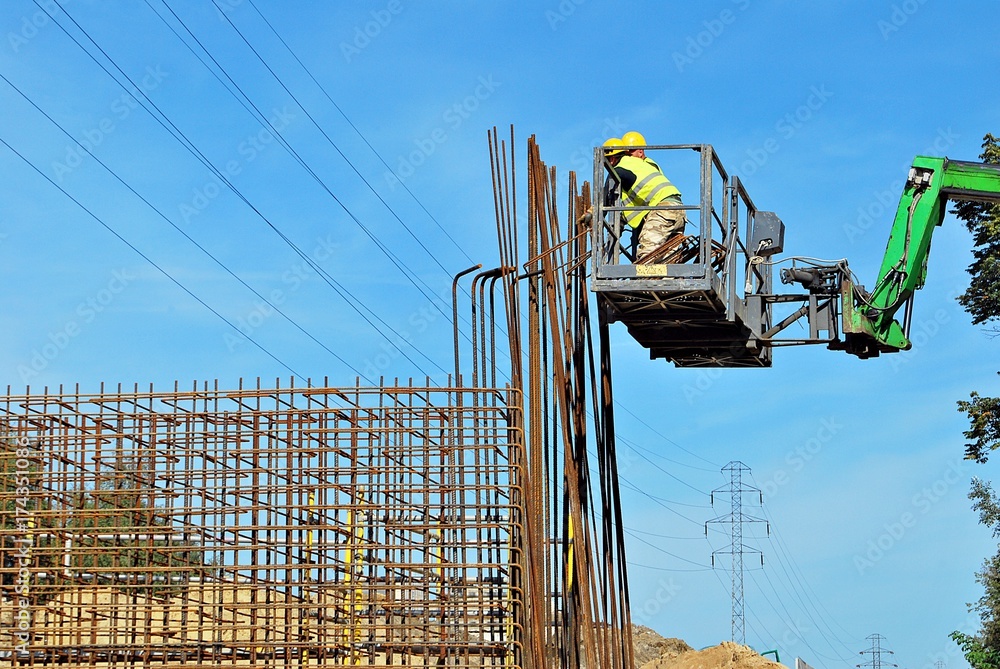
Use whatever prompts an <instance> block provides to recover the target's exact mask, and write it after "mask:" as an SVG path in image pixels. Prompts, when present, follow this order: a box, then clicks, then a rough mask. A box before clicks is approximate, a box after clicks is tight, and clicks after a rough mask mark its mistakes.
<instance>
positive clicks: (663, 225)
mask: <svg viewBox="0 0 1000 669" xmlns="http://www.w3.org/2000/svg"><path fill="white" fill-rule="evenodd" d="M635 134H638V133H635ZM615 139H616V138H612V139H611V140H608V142H605V146H606V147H614V149H615V150H612V151H607V152H606V153H608V154H609V155H608V162H609V163H611V165H612V169H613V170H614V172H615V174H616V175H617V176H618V180H619V181H621V189H622V193H621V198H622V205H623V206H624V207H656V206H659V205H663V206H671V205H680V204H682V203H681V193H680V191H679V190H677V188H676V187H675V186H674V185H673V184H672V183H670V180H669V179H667V177H665V176H664V175H663V172H661V171H660V168H659V167H658V166H657V165H656V163H654V162H652V161H651V160H649V159H644V158H641V157H638V156H635V155H632V153H629V152H627V151H628V146H626V145H625V143H624V142H623V141H622V140H617V141H612V140H615ZM633 139H634V138H633ZM640 139H642V138H641V135H640ZM618 142H621V143H620V144H619V143H618ZM636 144H637V145H643V144H645V139H642V142H641V144H640V143H638V142H636ZM622 217H623V218H624V219H625V222H626V223H627V224H628V225H629V227H631V228H632V231H633V232H632V234H633V236H635V235H638V245H637V246H636V247H635V259H636V261H640V260H642V259H643V258H645V257H646V256H648V255H649V254H650V253H652V252H653V251H655V250H656V249H658V248H659V247H660V246H662V245H663V243H664V242H666V241H667V240H668V239H670V238H671V237H673V236H674V235H677V234H682V233H683V232H684V224H685V223H686V222H687V220H686V217H685V216H684V210H683V209H673V210H662V209H656V210H639V209H628V208H626V209H625V211H623V212H622Z"/></svg>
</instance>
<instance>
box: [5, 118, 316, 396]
mask: <svg viewBox="0 0 1000 669" xmlns="http://www.w3.org/2000/svg"><path fill="white" fill-rule="evenodd" d="M0 143H3V145H4V146H6V147H7V148H8V149H10V151H11V152H12V153H14V155H16V156H17V157H18V158H20V159H21V160H23V161H24V162H25V164H27V165H28V167H30V168H31V169H33V170H34V171H35V172H37V173H38V174H39V175H40V176H41V177H42V178H43V179H45V180H46V181H48V182H49V183H50V184H52V185H53V186H55V187H56V188H57V189H59V191H60V192H61V193H62V194H63V195H65V196H66V197H68V198H69V199H70V200H72V201H73V202H74V203H75V204H76V205H77V206H78V207H80V208H81V209H83V210H84V211H85V212H87V214H88V215H89V216H90V217H91V218H93V219H94V220H95V221H97V222H98V223H100V224H101V225H102V226H104V228H105V229H106V230H107V231H108V232H110V233H111V234H113V235H114V236H115V237H117V238H118V239H119V240H120V241H121V242H122V243H124V244H125V245H126V246H128V247H129V248H130V249H132V250H133V251H135V252H136V253H138V254H139V256H141V257H142V258H143V260H145V261H146V262H148V263H149V264H150V265H152V266H153V267H155V268H156V269H157V270H159V271H160V273H161V274H163V275H164V276H165V277H167V278H168V279H170V281H172V282H173V283H174V284H175V285H176V286H177V287H178V288H180V289H181V290H183V291H184V292H185V293H187V294H188V295H190V296H191V297H192V298H194V299H195V300H196V301H197V302H198V303H199V304H201V305H202V306H203V307H205V308H206V309H208V310H209V311H211V312H212V313H213V314H215V315H216V316H218V317H219V318H220V319H221V320H222V321H224V322H225V323H226V324H227V325H228V326H229V327H231V328H232V329H234V330H236V331H237V332H240V329H239V327H238V326H237V325H236V324H235V323H232V322H231V321H229V319H227V318H226V317H225V316H223V315H222V314H221V313H219V312H218V311H216V310H215V309H214V308H213V307H212V306H210V305H209V304H208V303H207V302H205V300H203V299H201V298H200V297H198V296H197V295H195V293H194V292H193V291H192V290H191V289H190V288H188V287H187V286H185V285H184V284H182V283H181V282H180V281H179V280H177V279H176V278H174V276H173V275H172V274H170V272H168V271H167V270H165V269H163V268H162V267H161V266H160V265H158V264H157V263H156V262H155V261H154V260H153V259H152V258H150V257H149V256H147V255H146V254H145V253H143V252H142V251H140V250H139V249H138V248H137V247H136V246H135V245H133V244H132V243H131V242H130V241H128V240H127V239H125V238H124V237H123V236H122V235H121V234H119V233H118V231H117V230H115V229H114V228H112V227H111V226H110V225H108V224H107V223H105V222H104V220H103V219H101V218H100V217H99V216H98V215H97V214H95V213H94V212H92V211H91V210H90V209H88V208H87V206H86V205H84V204H83V203H82V202H80V201H79V200H77V199H76V198H75V197H73V196H72V195H71V194H70V193H69V192H68V191H67V190H66V189H64V188H63V187H62V186H60V185H59V184H57V183H56V182H55V181H53V180H52V178H51V177H49V176H48V175H47V174H45V173H44V172H42V170H41V169H39V168H38V167H37V166H36V165H35V164H34V163H32V162H31V161H30V160H28V159H27V158H26V157H25V156H24V155H23V154H21V153H20V152H19V151H18V150H17V149H15V148H14V147H13V146H11V145H10V144H9V143H7V140H5V139H4V138H2V137H0ZM240 334H242V335H243V336H245V337H246V338H247V339H248V340H249V341H250V343H252V344H253V345H254V346H256V347H257V348H258V349H260V350H261V351H262V352H263V353H265V354H266V355H267V356H268V357H269V358H271V359H272V360H274V361H275V362H276V363H278V364H279V365H281V366H282V367H284V368H285V369H287V370H288V371H289V372H291V374H292V375H293V376H297V377H300V378H304V377H302V375H301V374H299V373H298V372H296V371H295V370H294V369H292V367H291V366H290V365H289V364H288V363H286V362H284V361H283V360H281V359H280V358H279V357H278V356H276V355H275V354H274V353H271V352H270V351H268V350H267V349H266V348H264V346H263V345H262V344H260V342H258V341H257V340H256V339H254V338H253V337H250V336H248V335H246V334H244V333H242V332H240Z"/></svg>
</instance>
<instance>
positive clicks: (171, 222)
mask: <svg viewBox="0 0 1000 669" xmlns="http://www.w3.org/2000/svg"><path fill="white" fill-rule="evenodd" d="M0 79H3V80H4V81H5V82H6V83H7V85H8V86H10V87H11V88H13V89H14V90H15V91H16V92H17V93H18V94H19V95H20V96H21V97H22V98H24V100H25V101H27V102H28V104H30V105H31V106H32V107H34V108H35V109H36V110H37V111H38V112H39V113H40V114H41V115H42V116H44V117H45V118H46V119H48V120H49V121H50V122H51V123H52V124H53V125H55V126H56V128H58V129H59V130H60V131H61V132H62V133H63V134H64V135H66V137H68V138H69V140H70V141H72V142H74V143H75V144H76V145H77V146H79V147H80V148H81V149H83V150H84V151H85V152H86V153H87V154H88V155H90V156H91V157H92V158H93V159H94V160H95V161H96V162H97V163H98V164H99V165H100V166H101V167H103V168H104V169H105V170H106V171H107V172H108V173H109V174H111V176H113V177H114V178H115V179H116V180H117V181H118V182H119V183H121V184H122V185H123V186H125V188H127V189H128V190H129V191H131V192H132V194H133V195H135V196H136V197H137V198H139V199H140V200H141V201H142V202H143V203H145V204H146V206H148V207H149V208H150V209H152V210H153V211H154V212H155V213H156V214H157V215H158V216H159V217H160V218H162V219H163V220H164V221H166V222H167V223H168V224H169V225H170V226H171V227H172V228H174V230H176V231H177V232H179V233H180V234H181V235H183V236H184V238H185V239H187V240H188V241H189V242H191V243H192V244H194V245H195V246H196V247H197V248H198V249H199V250H200V251H201V252H202V253H204V254H205V255H207V256H208V257H209V258H211V259H212V260H213V261H214V262H215V263H216V264H217V265H218V266H219V267H221V268H222V269H223V270H225V271H226V272H227V273H228V274H229V275H230V276H232V277H233V278H234V279H236V280H237V281H239V282H240V283H241V284H242V285H243V286H244V287H245V288H247V289H248V290H250V292H252V293H253V294H254V295H255V296H256V297H257V298H259V299H260V300H262V301H263V302H264V303H265V304H267V305H268V306H269V307H270V308H271V309H273V310H274V311H275V312H276V313H278V314H280V315H281V316H282V317H283V318H284V319H285V320H287V321H288V322H289V323H291V324H292V325H294V326H295V327H296V328H297V329H298V330H299V331H300V332H302V333H303V334H304V335H306V336H307V337H309V338H310V339H312V340H313V341H314V342H316V343H317V344H319V346H321V347H322V348H323V349H324V350H325V351H327V352H328V353H329V354H330V355H332V356H333V357H334V358H336V359H337V360H338V361H339V362H341V363H342V364H343V365H344V366H346V367H347V368H348V369H350V370H352V371H353V372H355V373H356V374H357V375H358V376H360V377H361V378H363V379H365V380H366V381H368V382H369V383H373V381H372V380H371V379H369V378H368V377H366V376H365V375H364V374H363V373H361V371H359V370H358V369H357V368H356V367H354V366H353V365H352V364H351V363H349V362H347V360H345V359H344V358H343V357H341V356H340V355H339V354H337V353H336V352H335V351H333V350H332V349H331V348H330V347H329V346H327V345H326V344H324V343H323V342H321V341H320V340H319V339H317V338H316V337H315V336H313V335H312V334H311V333H310V332H308V331H307V330H306V329H305V328H303V327H302V326H301V325H300V324H299V323H297V322H296V321H295V320H293V319H292V318H291V317H290V316H288V315H287V314H286V313H285V312H284V311H282V310H281V308H280V307H279V306H277V305H275V304H274V303H273V302H272V301H271V300H268V299H267V298H266V297H264V296H263V295H262V294H260V292H258V291H257V290H256V289H255V288H253V287H252V286H250V284H248V283H247V282H246V281H244V280H243V279H242V278H241V277H240V276H238V275H237V274H236V273H235V272H233V270H231V269H230V268H229V267H227V266H226V265H225V263H223V262H222V261H221V260H219V259H218V258H217V257H216V256H215V255H213V254H212V253H211V252H210V251H209V250H208V249H206V248H205V247H204V246H202V245H201V244H200V243H199V242H198V241H197V240H195V239H194V238H192V237H191V235H189V234H188V233H187V232H185V231H184V230H183V229H182V228H181V227H180V226H178V225H177V224H176V223H174V222H173V221H172V220H170V218H169V217H167V216H166V215H165V214H164V213H163V212H162V211H160V209H158V208H157V207H156V206H155V205H154V204H152V203H151V202H150V201H149V200H148V199H146V198H145V197H144V196H143V195H142V194H140V193H139V192H138V191H136V190H135V189H134V188H133V187H132V186H131V185H129V184H128V183H127V182H126V181H125V180H124V179H122V177H121V176H120V175H119V174H118V173H117V172H115V171H114V170H113V169H111V168H110V167H109V166H108V165H107V164H105V163H104V161H102V160H101V159H100V158H99V157H98V156H96V155H95V154H94V153H93V152H92V151H91V150H90V149H88V148H87V147H86V146H84V145H83V144H82V143H81V142H79V141H77V139H76V138H74V137H73V135H71V134H70V133H69V131H67V130H66V129H65V128H64V127H63V126H62V125H60V124H59V123H58V122H57V121H56V120H55V119H53V118H52V116H50V115H49V114H48V113H47V112H46V111H45V110H43V109H42V108H41V107H39V106H38V105H37V104H36V103H35V102H34V100H32V99H31V98H29V97H28V96H27V95H25V93H24V92H23V91H22V90H21V89H20V88H18V87H17V86H16V85H15V84H14V83H13V82H12V81H11V80H10V79H8V78H7V77H6V76H5V75H4V74H3V73H0ZM241 334H243V336H245V337H246V334H245V333H243V332H242V331H241ZM248 338H249V337H248Z"/></svg>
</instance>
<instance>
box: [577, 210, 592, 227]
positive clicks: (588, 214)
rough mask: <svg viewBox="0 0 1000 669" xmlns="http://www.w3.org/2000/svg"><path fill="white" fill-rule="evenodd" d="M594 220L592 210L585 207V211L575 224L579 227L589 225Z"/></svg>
mask: <svg viewBox="0 0 1000 669" xmlns="http://www.w3.org/2000/svg"><path fill="white" fill-rule="evenodd" d="M593 219H594V208H593V207H587V210H586V211H585V212H583V213H582V214H580V216H579V217H578V218H577V219H576V222H577V223H579V224H580V225H590V222H591V221H592V220H593Z"/></svg>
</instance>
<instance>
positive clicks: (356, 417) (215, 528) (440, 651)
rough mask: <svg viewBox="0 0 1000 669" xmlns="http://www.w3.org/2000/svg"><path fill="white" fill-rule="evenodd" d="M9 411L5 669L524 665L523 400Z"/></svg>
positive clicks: (431, 396) (296, 399)
mask: <svg viewBox="0 0 1000 669" xmlns="http://www.w3.org/2000/svg"><path fill="white" fill-rule="evenodd" d="M0 405H2V407H3V416H0V507H2V513H3V516H2V519H0V540H2V549H3V564H2V571H0V576H2V594H3V596H2V598H0V599H2V608H0V633H2V638H0V661H2V662H8V661H9V662H11V663H12V664H15V665H18V666H42V665H49V664H54V663H69V664H73V665H88V666H117V667H133V666H168V665H170V666H184V667H198V666H236V665H243V666H245V665H251V664H256V665H260V666H291V665H295V666H337V665H362V664H363V665H378V666H383V665H391V666H404V667H406V666H413V667H416V666H430V665H434V666H440V665H447V666H458V667H462V666H475V667H480V666H504V667H519V666H521V659H522V643H523V638H522V630H523V620H522V618H523V606H524V602H523V595H522V591H521V588H520V586H519V584H520V583H521V580H522V575H521V573H520V562H521V560H522V559H523V557H522V549H521V543H522V541H523V538H522V534H523V522H524V518H523V500H522V499H521V498H520V486H521V485H522V483H521V480H522V473H521V471H520V467H521V463H522V462H523V447H524V446H523V435H522V434H521V432H520V430H519V429H518V428H517V426H519V425H521V424H522V420H521V418H520V412H521V408H520V396H519V395H518V394H517V393H516V392H515V391H512V390H509V389H506V390H493V389H482V388H480V389H475V390H473V389H462V388H452V389H441V388H418V387H412V386H409V387H393V388H359V387H355V388H348V389H334V388H328V387H323V388H312V387H307V388H294V387H292V388H287V389H280V388H277V389H267V388H261V387H260V383H259V382H258V383H257V387H255V388H252V389H244V388H242V384H241V387H240V389H238V390H235V391H225V390H219V389H218V387H217V384H216V387H214V388H211V389H209V387H208V385H207V384H205V385H203V386H202V387H201V388H200V389H199V388H198V387H197V386H195V387H194V389H192V390H189V391H181V390H179V389H177V388H175V389H174V390H173V391H171V392H159V391H153V390H152V389H151V388H150V389H149V390H148V391H139V390H138V389H137V388H134V389H132V390H130V391H123V390H122V389H121V388H120V387H119V388H117V389H116V390H113V391H106V390H104V389H103V388H102V389H101V391H100V392H98V393H94V394H85V393H80V392H65V393H64V392H62V391H61V389H60V391H59V392H56V393H50V392H48V391H46V392H43V393H41V394H25V395H10V394H9V393H8V395H7V396H6V397H3V398H0ZM4 658H6V659H4Z"/></svg>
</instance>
